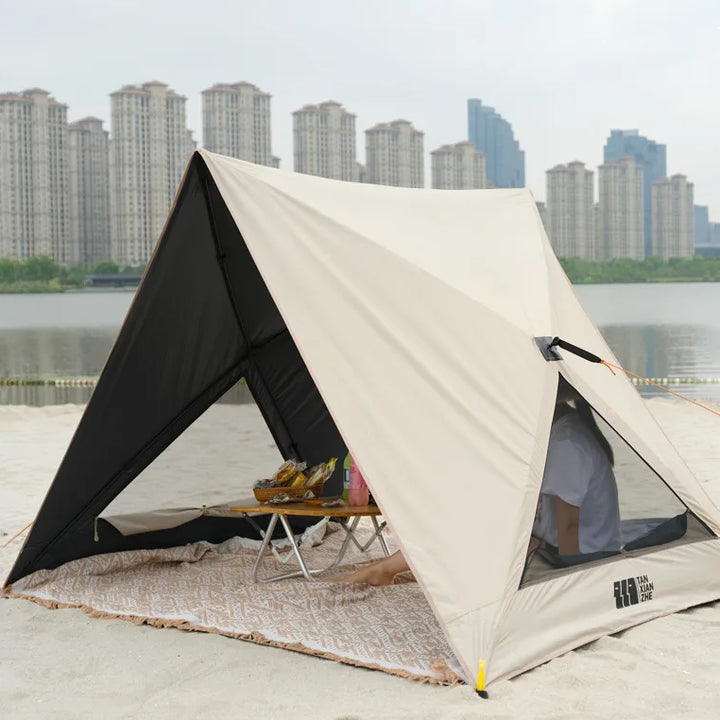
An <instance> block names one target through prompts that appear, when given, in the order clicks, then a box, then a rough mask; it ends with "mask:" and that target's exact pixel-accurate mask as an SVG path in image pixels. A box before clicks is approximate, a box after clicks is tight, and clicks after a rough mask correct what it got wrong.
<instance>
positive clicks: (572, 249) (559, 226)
mask: <svg viewBox="0 0 720 720" xmlns="http://www.w3.org/2000/svg"><path fill="white" fill-rule="evenodd" d="M545 177H546V185H547V191H546V192H547V195H546V198H547V225H546V228H547V233H548V237H549V238H550V243H551V245H552V246H553V250H554V251H555V254H556V255H557V256H558V257H568V258H569V257H576V258H583V259H585V260H594V259H595V208H594V204H593V203H594V192H595V191H594V181H593V172H592V170H588V169H586V168H585V164H584V163H581V162H578V161H575V162H571V163H568V164H567V165H556V166H555V167H554V168H552V169H551V170H548V171H546V173H545Z"/></svg>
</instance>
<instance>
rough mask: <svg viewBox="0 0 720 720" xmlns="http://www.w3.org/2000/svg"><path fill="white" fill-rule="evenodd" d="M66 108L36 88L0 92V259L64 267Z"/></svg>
mask: <svg viewBox="0 0 720 720" xmlns="http://www.w3.org/2000/svg"><path fill="white" fill-rule="evenodd" d="M68 201H69V192H68V123H67V106H66V105H64V104H62V103H60V102H57V101H56V100H55V99H54V98H53V97H51V95H50V93H49V92H47V91H46V90H41V89H40V88H32V89H30V90H24V91H23V92H20V93H3V94H0V257H3V258H8V259H12V260H19V261H25V260H27V259H28V258H29V257H32V256H35V255H47V256H49V257H51V258H52V259H53V260H54V261H55V262H56V263H58V264H60V265H70V264H71V262H72V256H71V251H70V246H69V230H70V228H69V207H68Z"/></svg>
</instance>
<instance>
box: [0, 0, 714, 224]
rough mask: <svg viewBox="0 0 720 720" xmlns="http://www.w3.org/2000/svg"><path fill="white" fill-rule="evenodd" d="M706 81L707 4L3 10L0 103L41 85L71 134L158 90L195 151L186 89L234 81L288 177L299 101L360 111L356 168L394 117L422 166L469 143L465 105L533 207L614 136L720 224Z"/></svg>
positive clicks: (326, 0)
mask: <svg viewBox="0 0 720 720" xmlns="http://www.w3.org/2000/svg"><path fill="white" fill-rule="evenodd" d="M719 69H720V2H718V0H535V1H533V0H363V1H362V2H356V1H355V0H200V1H199V2H192V3H190V2H186V1H185V0H174V1H173V2H170V1H168V2H166V1H161V0H62V1H61V2H60V1H58V0H22V1H20V0H0V92H3V91H11V90H12V91H17V90H23V89H26V88H29V87H42V88H44V89H46V90H49V91H50V92H51V93H52V94H53V95H54V97H55V98H56V99H57V100H59V101H61V102H63V103H66V104H67V105H68V106H69V111H68V118H69V120H70V121H72V120H77V119H79V118H81V117H84V116H87V115H96V116H98V117H100V118H103V119H104V120H105V121H106V127H107V129H110V128H109V116H110V100H109V97H108V95H109V93H110V92H112V91H114V90H116V89H118V88H119V87H120V86H122V85H125V84H136V83H142V82H145V81H148V80H161V81H163V82H165V83H167V84H168V85H170V87H171V88H173V89H174V90H175V91H177V92H179V93H181V94H183V95H185V96H186V97H187V99H188V126H189V127H190V128H191V129H193V130H194V132H195V139H196V140H197V141H198V143H200V142H201V141H202V127H201V111H200V91H201V90H203V89H205V88H207V87H209V86H210V85H212V84H214V83H216V82H237V81H240V80H246V81H249V82H252V83H254V84H256V85H258V86H259V87H260V88H261V89H262V90H264V91H266V92H269V93H271V94H272V96H273V100H272V113H273V152H274V153H275V154H276V155H279V156H280V158H281V161H282V164H281V167H284V168H287V169H292V118H291V113H292V111H293V110H296V109H298V108H299V107H301V106H302V105H305V104H307V103H317V102H321V101H323V100H327V99H334V100H338V101H340V102H342V103H343V104H344V105H345V107H346V108H347V109H348V110H350V111H351V112H354V113H355V114H356V115H357V129H358V159H359V160H360V161H363V160H364V155H365V142H364V130H365V129H367V128H369V127H371V126H372V125H374V124H375V123H377V122H386V121H389V120H393V119H395V118H405V119H407V120H411V121H412V122H413V123H414V125H415V127H416V128H417V129H419V130H422V131H424V132H425V152H426V155H428V154H429V152H430V151H431V150H433V149H435V148H436V147H438V146H439V145H442V144H445V143H452V142H458V141H460V140H464V139H466V138H467V117H466V101H467V99H468V98H471V97H477V98H480V99H481V100H482V101H483V103H486V104H488V105H492V106H494V107H495V108H496V109H497V110H498V112H500V113H501V114H502V116H503V117H505V118H506V119H507V120H509V121H510V122H511V123H512V125H513V128H514V130H515V136H516V138H517V139H518V140H519V141H520V144H521V147H522V148H523V149H524V150H525V154H526V178H527V184H528V185H529V187H530V188H531V189H532V190H533V192H534V193H535V195H536V197H537V198H538V199H544V197H545V170H547V169H549V168H550V167H552V166H553V165H556V164H558V163H565V162H569V161H571V160H581V161H583V162H585V163H587V164H588V166H590V167H591V168H592V169H596V167H597V165H598V164H600V163H601V162H602V147H603V144H604V142H605V138H606V137H607V135H608V132H609V130H610V129H611V128H638V129H639V130H640V132H641V133H643V134H644V135H647V136H648V137H650V138H652V139H654V140H657V141H658V142H662V143H665V144H666V145H667V157H668V173H669V174H673V173H684V174H686V175H687V176H688V178H689V179H690V180H691V181H692V182H694V183H695V202H696V203H698V204H705V205H710V215H711V219H714V220H717V221H720V175H719V174H718V168H719V167H720V86H718V80H717V78H718V70H719ZM427 184H428V186H429V177H428V178H427ZM596 187H597V180H596ZM596 192H597V190H596Z"/></svg>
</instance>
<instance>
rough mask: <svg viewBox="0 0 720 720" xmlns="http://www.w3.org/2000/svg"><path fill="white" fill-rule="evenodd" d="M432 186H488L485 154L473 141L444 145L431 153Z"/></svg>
mask: <svg viewBox="0 0 720 720" xmlns="http://www.w3.org/2000/svg"><path fill="white" fill-rule="evenodd" d="M430 160H431V166H432V186H433V187H434V188H437V189H438V190H473V189H476V188H486V187H487V177H486V175H485V155H484V153H481V152H480V151H479V150H478V149H477V148H476V147H475V146H474V145H473V144H472V143H471V142H469V141H467V140H466V141H464V142H459V143H455V144H454V145H442V146H441V147H439V148H438V149H437V150H433V151H432V152H431V153H430Z"/></svg>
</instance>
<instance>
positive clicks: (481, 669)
mask: <svg viewBox="0 0 720 720" xmlns="http://www.w3.org/2000/svg"><path fill="white" fill-rule="evenodd" d="M475 690H476V691H477V694H478V695H480V697H482V698H486V697H487V692H485V661H484V660H478V674H477V683H476V685H475Z"/></svg>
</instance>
